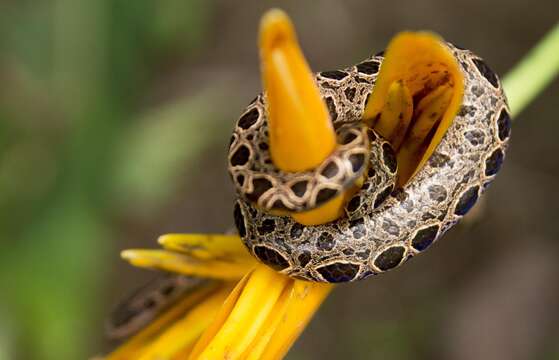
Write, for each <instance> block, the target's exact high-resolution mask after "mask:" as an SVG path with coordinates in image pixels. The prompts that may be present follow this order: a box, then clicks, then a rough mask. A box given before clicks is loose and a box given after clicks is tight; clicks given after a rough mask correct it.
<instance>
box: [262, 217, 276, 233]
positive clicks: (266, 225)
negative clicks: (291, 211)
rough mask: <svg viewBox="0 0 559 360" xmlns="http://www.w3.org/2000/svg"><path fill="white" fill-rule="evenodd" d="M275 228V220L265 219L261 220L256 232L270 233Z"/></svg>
mask: <svg viewBox="0 0 559 360" xmlns="http://www.w3.org/2000/svg"><path fill="white" fill-rule="evenodd" d="M275 229H276V222H275V221H274V220H272V219H266V220H264V221H262V225H260V226H259V227H258V233H259V234H260V235H266V234H269V233H271V232H272V231H274V230H275Z"/></svg>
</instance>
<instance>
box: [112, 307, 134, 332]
mask: <svg viewBox="0 0 559 360" xmlns="http://www.w3.org/2000/svg"><path fill="white" fill-rule="evenodd" d="M126 305H127V304H126ZM141 312H142V309H137V308H132V307H130V306H125V304H122V305H120V306H119V307H117V308H116V310H115V311H114V312H113V313H112V314H111V319H110V321H111V326H114V327H121V326H123V325H126V324H127V323H129V322H130V321H131V320H132V319H134V318H135V317H136V316H138V315H139V314H141Z"/></svg>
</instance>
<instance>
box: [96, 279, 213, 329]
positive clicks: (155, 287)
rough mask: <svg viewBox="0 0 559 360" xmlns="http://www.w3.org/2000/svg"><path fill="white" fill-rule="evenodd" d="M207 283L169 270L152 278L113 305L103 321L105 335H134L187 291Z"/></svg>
mask: <svg viewBox="0 0 559 360" xmlns="http://www.w3.org/2000/svg"><path fill="white" fill-rule="evenodd" d="M206 283H207V280H203V279H198V278H191V277H188V276H183V275H169V274H165V275H162V276H159V277H157V278H155V279H153V280H151V281H150V282H149V283H147V284H146V285H144V286H143V287H141V288H139V289H138V290H137V291H136V292H134V293H133V294H132V295H130V296H129V297H128V298H127V299H125V300H124V301H123V302H122V303H120V304H119V305H118V306H117V307H116V308H115V310H114V311H113V313H112V314H111V317H110V318H109V319H108V321H107V324H106V328H107V329H106V330H107V335H108V336H109V337H110V338H112V339H123V338H126V337H128V336H130V335H133V334H134V333H135V332H137V331H138V330H140V329H141V328H143V327H144V326H145V325H146V324H148V323H149V322H150V321H151V320H153V319H154V318H155V317H156V316H157V315H159V314H161V312H163V311H165V310H166V309H168V308H169V307H170V306H171V305H173V304H174V303H175V302H176V301H178V300H179V299H181V298H182V296H184V295H185V294H186V293H188V292H190V291H193V290H195V289H198V288H199V287H200V286H202V285H203V284H206Z"/></svg>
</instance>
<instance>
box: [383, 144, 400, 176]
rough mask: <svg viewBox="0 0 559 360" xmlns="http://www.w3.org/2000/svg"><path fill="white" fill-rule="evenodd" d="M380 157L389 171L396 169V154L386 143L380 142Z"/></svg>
mask: <svg viewBox="0 0 559 360" xmlns="http://www.w3.org/2000/svg"><path fill="white" fill-rule="evenodd" d="M382 158H383V159H384V163H385V164H386V166H387V167H388V169H389V170H390V172H391V173H395V172H396V170H397V169H398V163H397V162H396V154H395V153H394V150H393V149H392V146H390V144H388V143H384V144H382Z"/></svg>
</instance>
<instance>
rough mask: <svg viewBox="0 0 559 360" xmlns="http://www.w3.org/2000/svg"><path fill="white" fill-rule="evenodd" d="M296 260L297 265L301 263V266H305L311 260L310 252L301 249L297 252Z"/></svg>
mask: <svg viewBox="0 0 559 360" xmlns="http://www.w3.org/2000/svg"><path fill="white" fill-rule="evenodd" d="M297 260H298V261H299V265H301V267H305V266H307V264H308V263H309V261H311V253H310V252H308V251H303V252H302V253H300V254H299V256H297Z"/></svg>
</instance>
